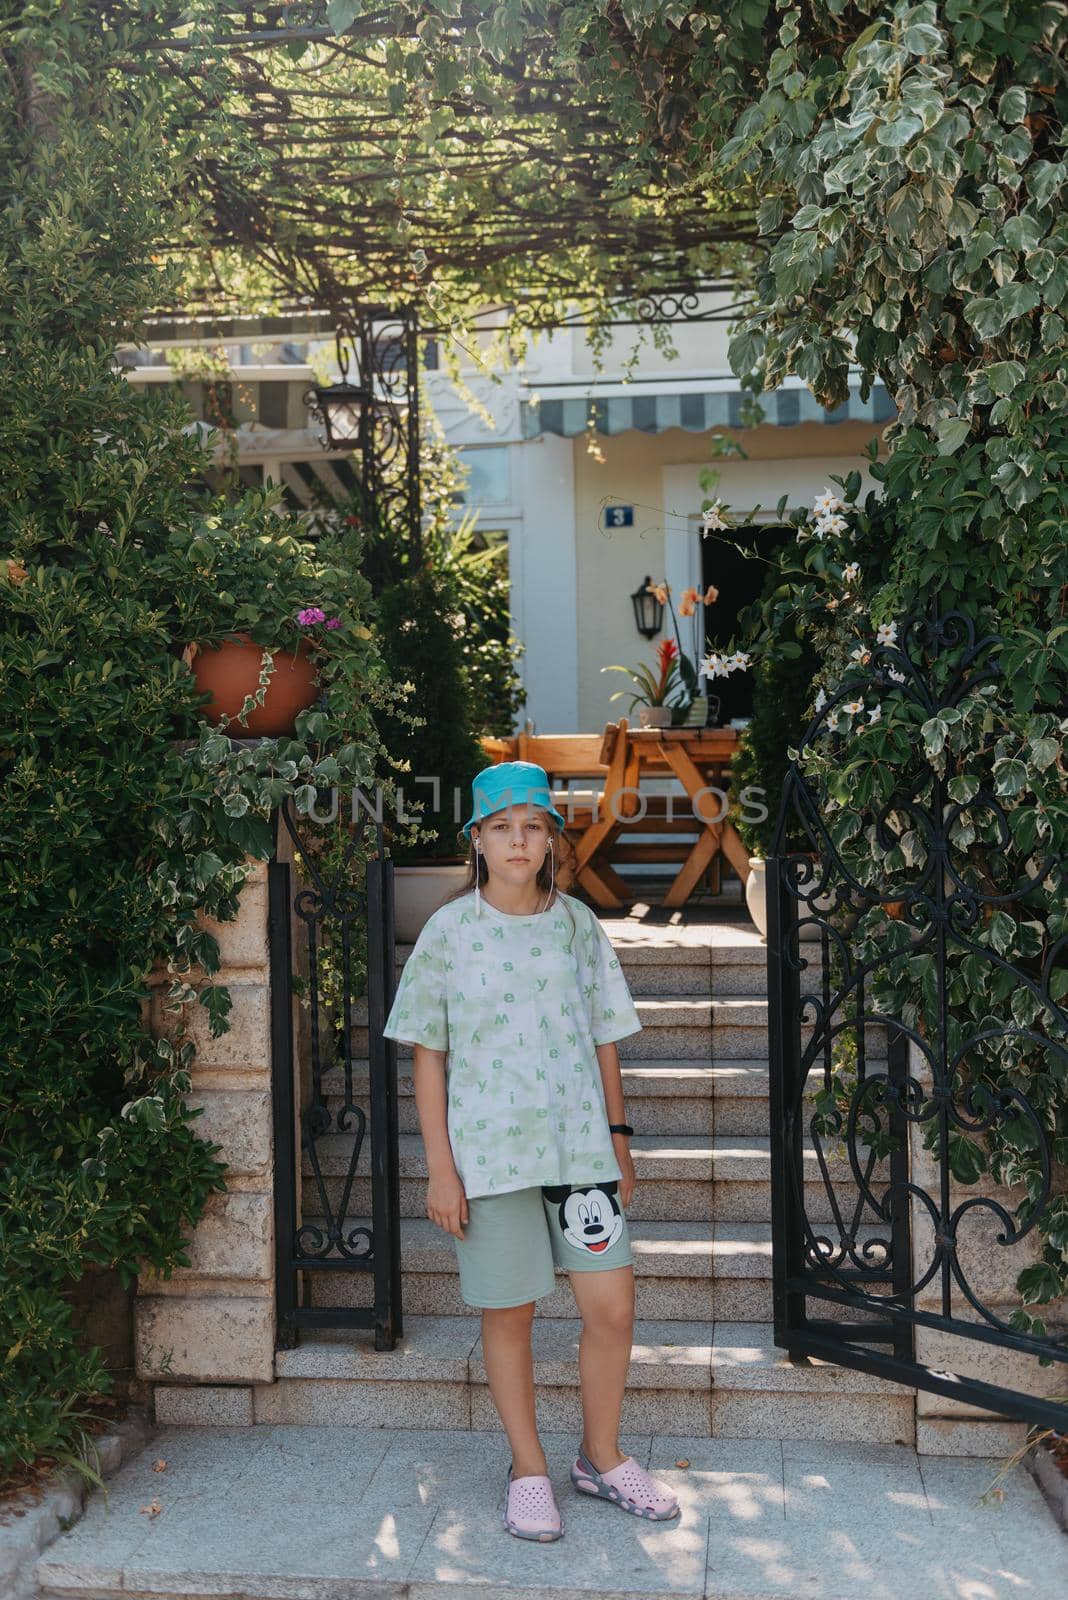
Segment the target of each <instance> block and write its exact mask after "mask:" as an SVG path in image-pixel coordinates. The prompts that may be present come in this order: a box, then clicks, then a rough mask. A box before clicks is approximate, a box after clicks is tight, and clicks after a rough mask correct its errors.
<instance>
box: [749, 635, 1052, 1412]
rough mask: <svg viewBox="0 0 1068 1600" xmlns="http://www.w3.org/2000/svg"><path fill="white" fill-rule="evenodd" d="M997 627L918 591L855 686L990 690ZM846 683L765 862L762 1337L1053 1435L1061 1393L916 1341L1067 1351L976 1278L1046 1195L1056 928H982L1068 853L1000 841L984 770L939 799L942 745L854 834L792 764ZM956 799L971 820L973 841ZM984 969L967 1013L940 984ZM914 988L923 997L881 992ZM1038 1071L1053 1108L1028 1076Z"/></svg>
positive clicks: (975, 976)
mask: <svg viewBox="0 0 1068 1600" xmlns="http://www.w3.org/2000/svg"><path fill="white" fill-rule="evenodd" d="M1000 643H1001V641H1000V639H999V638H998V637H997V636H996V635H992V634H987V635H984V636H983V637H977V631H976V629H975V626H974V623H973V622H972V620H971V619H970V618H969V617H968V616H966V615H964V614H963V613H959V612H951V613H949V614H947V615H939V614H938V611H937V608H936V607H932V609H931V610H930V611H929V612H927V613H924V614H917V615H914V616H912V617H910V618H909V619H907V621H906V622H905V623H904V624H903V627H902V630H901V637H900V640H899V641H897V642H894V643H887V644H882V645H879V646H876V647H875V648H874V649H873V650H872V651H871V660H870V665H869V666H868V672H869V675H870V676H869V685H870V686H871V687H872V688H875V689H878V690H879V691H881V692H883V693H884V694H885V693H896V694H897V695H899V696H900V697H901V699H902V701H904V702H905V703H906V704H908V705H910V706H911V707H912V708H914V709H915V711H916V712H918V713H920V715H919V716H918V717H917V718H916V720H917V722H918V723H926V722H928V721H929V720H930V719H931V718H936V717H939V716H941V715H944V714H945V715H949V716H950V717H953V716H954V715H956V714H957V713H958V708H960V707H961V706H962V705H963V703H964V702H965V700H966V698H967V697H972V696H975V695H976V694H977V692H979V693H982V688H983V686H984V685H995V686H996V685H997V683H998V679H999V665H998V659H997V650H996V648H995V647H996V646H998V645H999V644H1000ZM856 692H857V684H856V680H855V679H850V680H847V682H845V683H844V684H843V685H842V687H841V688H840V689H839V690H838V691H837V692H836V693H835V694H834V695H833V696H831V698H830V699H826V700H825V703H823V704H821V706H820V710H819V711H818V712H817V713H816V715H815V716H814V717H813V718H812V720H811V722H810V724H809V726H808V728H807V729H806V730H805V733H804V735H803V738H802V740H801V741H800V745H799V747H798V751H797V757H796V759H795V760H794V761H793V762H792V763H791V766H790V768H789V771H788V775H787V778H786V781H785V784H784V787H783V793H782V798H781V804H780V809H779V815H778V818H777V823H776V836H775V843H774V847H773V850H772V853H771V856H770V857H769V861H768V919H769V926H768V975H769V996H770V1001H771V1014H770V1019H769V1020H770V1041H771V1105H772V1152H773V1176H774V1196H773V1213H774V1216H773V1232H774V1247H775V1250H774V1255H775V1277H774V1295H775V1324H776V1338H777V1340H778V1342H779V1343H780V1344H783V1345H785V1346H786V1347H787V1348H788V1349H790V1350H792V1351H795V1352H796V1353H799V1354H800V1353H805V1352H807V1353H809V1354H818V1355H821V1356H824V1357H825V1358H829V1359H832V1360H837V1361H840V1362H841V1363H842V1364H845V1365H855V1366H861V1367H863V1368H864V1369H865V1370H868V1371H871V1372H874V1373H882V1374H884V1375H886V1376H889V1377H892V1378H895V1379H897V1380H898V1381H902V1382H909V1383H915V1384H917V1385H918V1386H919V1387H926V1388H932V1389H935V1390H936V1391H939V1392H943V1393H947V1394H949V1393H952V1394H954V1395H955V1396H956V1398H958V1399H962V1400H970V1401H971V1402H972V1403H973V1404H977V1405H980V1406H985V1407H987V1408H989V1409H992V1410H995V1411H1002V1412H1004V1413H1006V1414H1008V1415H1014V1416H1019V1417H1022V1418H1023V1419H1024V1420H1029V1421H1035V1422H1046V1423H1049V1424H1050V1425H1055V1426H1058V1427H1064V1425H1065V1423H1066V1422H1068V1407H1065V1406H1062V1405H1058V1404H1056V1403H1055V1402H1053V1401H1052V1400H1045V1399H1041V1398H1035V1397H1033V1396H1029V1395H1024V1394H1021V1393H1018V1392H1016V1391H1014V1390H1012V1389H1010V1388H1007V1387H1000V1386H998V1385H993V1384H988V1383H985V1382H980V1381H979V1380H978V1379H973V1378H969V1377H966V1376H957V1375H947V1374H945V1373H943V1372H941V1371H933V1370H932V1369H930V1368H929V1367H928V1366H927V1365H925V1364H924V1363H923V1362H922V1361H917V1360H916V1359H915V1355H914V1343H915V1336H916V1330H917V1329H921V1328H924V1329H931V1330H935V1331H936V1332H938V1333H939V1334H942V1335H946V1334H949V1335H954V1336H959V1337H960V1338H962V1339H967V1340H972V1341H978V1342H980V1343H984V1344H988V1345H991V1344H992V1345H997V1346H1001V1347H1003V1348H1006V1349H1012V1350H1015V1351H1018V1352H1023V1353H1025V1354H1027V1355H1030V1356H1033V1357H1036V1358H1039V1359H1040V1360H1041V1361H1043V1362H1044V1363H1050V1362H1053V1363H1057V1362H1068V1326H1065V1325H1063V1324H1062V1325H1061V1326H1060V1327H1057V1326H1053V1327H1049V1328H1046V1327H1044V1326H1042V1325H1040V1328H1039V1330H1036V1329H1035V1328H1034V1327H1033V1326H1029V1325H1028V1320H1029V1319H1028V1317H1027V1316H1026V1315H1024V1316H1022V1317H1021V1316H1020V1314H1019V1313H1018V1312H1017V1314H1016V1316H1015V1317H1014V1316H1013V1314H1012V1312H1011V1310H1009V1308H1008V1306H1007V1305H1006V1296H1005V1294H1004V1292H999V1293H998V1294H997V1295H996V1296H995V1295H993V1294H992V1293H991V1291H990V1289H989V1288H985V1287H984V1284H983V1283H982V1282H977V1281H976V1280H977V1278H984V1277H986V1278H987V1279H988V1281H989V1278H990V1272H991V1266H992V1264H993V1263H999V1262H1000V1261H1004V1260H1008V1259H1009V1256H1008V1254H1007V1253H1008V1252H1011V1251H1012V1249H1013V1247H1015V1246H1017V1245H1020V1244H1021V1243H1022V1242H1023V1241H1029V1243H1031V1244H1034V1242H1035V1240H1036V1239H1038V1238H1040V1237H1041V1233H1040V1230H1041V1226H1042V1223H1043V1221H1044V1219H1046V1218H1047V1216H1048V1215H1049V1209H1050V1207H1051V1206H1054V1205H1057V1204H1059V1203H1060V1196H1059V1194H1058V1192H1057V1187H1056V1185H1055V1182H1054V1176H1055V1172H1056V1170H1057V1169H1056V1162H1055V1160H1054V1141H1055V1139H1056V1138H1057V1137H1058V1118H1059V1119H1060V1121H1061V1122H1063V1120H1064V1116H1065V1106H1064V1100H1065V1086H1066V1085H1068V1011H1066V1010H1065V1008H1064V1006H1063V1005H1062V1004H1061V1003H1060V996H1061V995H1062V994H1063V988H1062V987H1061V985H1062V984H1063V972H1064V968H1065V963H1066V960H1068V949H1066V947H1068V938H1066V937H1065V936H1060V937H1055V936H1053V935H1052V934H1050V933H1049V930H1048V929H1045V928H1044V926H1043V924H1041V923H1040V922H1039V921H1037V920H1036V918H1035V916H1034V914H1033V915H1032V918H1031V919H1030V921H1031V930H1032V931H1031V932H1030V933H1029V934H1028V936H1027V937H1028V939H1029V941H1030V944H1031V946H1033V952H1034V953H1033V958H1031V959H1025V958H1024V957H1023V956H1022V955H1020V954H1019V953H1018V952H1017V954H1016V959H1010V957H1009V954H1008V953H1001V952H999V950H998V949H997V948H995V946H994V944H993V942H992V938H990V937H980V934H981V933H983V934H985V933H986V932H987V930H988V929H989V927H990V925H991V922H992V919H993V918H994V917H996V916H997V914H998V913H999V912H1003V911H1006V910H1007V909H1008V908H1010V907H1011V908H1013V909H1014V910H1015V911H1016V913H1017V916H1018V917H1021V920H1022V919H1025V918H1026V916H1027V911H1028V909H1029V906H1030V908H1031V910H1032V913H1034V908H1035V907H1036V905H1037V904H1038V903H1039V901H1040V898H1041V896H1042V895H1043V894H1045V895H1048V893H1049V890H1050V889H1052V891H1053V894H1054V896H1056V894H1057V892H1058V890H1059V891H1060V892H1061V893H1063V888H1064V884H1065V877H1066V871H1065V869H1066V866H1068V862H1066V860H1065V858H1064V856H1063V855H1062V854H1061V853H1060V852H1059V851H1058V850H1057V849H1056V848H1042V849H1039V848H1038V847H1037V845H1036V844H1035V843H1034V842H1032V845H1031V848H1029V849H1024V850H1021V849H1020V848H1019V847H1018V846H1016V845H1015V843H1014V840H1015V835H1014V833H1013V827H1012V823H1011V821H1010V816H1009V813H1008V811H1007V809H1006V806H1005V805H1004V804H1003V803H1002V799H1001V798H1000V797H999V795H998V793H997V792H996V791H995V786H994V784H993V783H992V782H990V781H987V779H986V778H985V777H984V776H982V775H980V776H979V777H978V778H977V777H976V775H975V773H974V771H973V772H972V774H971V777H970V779H969V782H968V783H967V785H966V786H965V787H964V788H961V786H960V785H959V784H958V786H957V792H956V797H955V795H954V793H953V791H952V790H951V784H952V783H953V780H954V777H955V776H956V777H958V778H959V777H960V774H959V773H957V774H955V773H954V771H953V770H952V768H953V762H952V760H936V759H935V758H934V757H930V758H928V757H927V756H926V755H924V756H923V757H921V756H919V755H918V754H917V755H916V756H915V757H914V759H913V761H912V762H911V764H910V767H909V769H908V770H907V772H906V773H904V774H902V775H901V776H900V777H899V779H898V781H897V783H896V786H895V789H894V792H893V794H892V796H891V798H890V800H889V801H888V802H887V803H886V804H884V805H882V806H881V807H879V808H878V810H877V811H876V814H875V818H874V824H873V825H871V826H869V828H868V829H867V834H866V837H864V838H858V837H856V835H855V833H851V832H850V830H849V828H848V827H847V826H846V824H845V822H843V821H842V820H841V815H842V814H841V812H839V811H838V808H837V805H836V803H834V802H833V801H832V800H830V799H829V797H828V795H827V794H826V793H824V792H823V791H822V790H821V788H820V785H819V782H818V781H817V780H814V779H813V778H811V777H810V776H809V775H808V773H809V771H810V770H812V771H817V772H818V771H819V770H820V763H819V762H817V761H812V760H810V759H809V758H810V756H811V755H812V753H813V752H814V751H816V750H817V749H822V750H823V751H826V752H830V753H831V754H833V753H834V752H835V749H836V745H835V741H836V740H838V741H839V742H843V748H844V741H843V736H842V735H841V734H839V733H838V732H837V731H836V729H837V724H838V721H839V718H838V715H837V712H838V708H839V706H840V705H841V704H842V703H843V702H844V701H849V700H850V699H852V698H853V697H855V695H856ZM987 697H988V700H989V704H990V706H991V707H993V706H995V704H996V700H995V696H994V694H993V693H992V692H989V691H988V696H987ZM969 703H970V704H974V702H973V701H970V702H969ZM995 732H996V730H995ZM821 741H829V743H824V744H822V745H821V743H820V742H821ZM991 748H993V746H991ZM962 793H967V796H968V797H967V798H966V799H964V798H961V797H960V796H961V794H962ZM966 814H968V815H970V817H971V818H972V819H975V818H976V817H978V816H982V817H983V818H985V819H986V828H985V831H986V832H989V833H990V836H991V837H990V839H988V840H987V839H983V838H982V836H981V835H982V831H983V830H979V829H977V828H975V827H973V826H972V824H971V823H966V822H965V817H966ZM977 840H978V841H979V842H978V843H977ZM1014 855H1015V856H1023V857H1025V858H1026V859H1025V861H1024V863H1023V867H1022V869H1021V868H1020V867H1019V865H1018V863H1016V862H1015V861H1014V859H1013V857H1014ZM902 863H903V864H902ZM1040 929H1041V930H1042V932H1041V933H1040V932H1039V931H1038V930H1040ZM1009 948H1011V947H1009V946H1007V947H1006V950H1007V951H1008V949H1009ZM817 952H818V958H817ZM906 971H907V973H908V974H910V977H909V978H908V980H907V981H906V978H905V974H906ZM1055 974H1058V975H1059V976H1058V987H1057V990H1056V995H1055V992H1054V975H1055ZM988 978H989V979H990V980H991V982H992V983H993V984H995V986H996V989H995V992H996V993H997V995H998V996H999V997H1000V1000H999V1003H998V1004H994V1003H992V1004H991V1005H990V1007H989V1014H987V1015H982V1016H979V1017H977V1016H975V1015H973V1013H972V1011H971V1009H970V1007H969V1006H968V1005H967V1004H966V1003H962V994H963V993H964V989H963V987H962V986H964V985H968V984H970V985H971V988H972V990H973V991H977V992H983V993H985V992H986V991H985V990H982V989H980V988H979V986H980V985H982V984H983V983H985V982H986V981H987V979H988ZM917 981H918V982H919V985H920V989H921V993H922V996H923V999H922V1003H919V1004H916V1003H914V1002H909V1003H908V1004H903V1003H902V1004H898V1003H896V1002H895V996H896V997H898V999H900V997H901V996H902V995H915V993H916V986H917ZM1050 1081H1055V1082H1059V1083H1060V1085H1061V1093H1060V1099H1059V1105H1058V1103H1057V1101H1056V1097H1054V1099H1053V1101H1052V1102H1051V1100H1050V1098H1049V1096H1048V1095H1046V1094H1045V1091H1044V1089H1042V1088H1041V1086H1042V1085H1046V1084H1048V1083H1049V1082H1050ZM1051 1104H1052V1107H1053V1109H1051ZM1065 1131H1066V1130H1065V1129H1064V1128H1063V1127H1060V1129H1059V1132H1060V1136H1061V1137H1063V1136H1064V1133H1065ZM1006 1141H1009V1143H1008V1144H1006ZM1014 1147H1018V1148H1019V1149H1021V1150H1023V1151H1026V1152H1027V1168H1026V1177H1027V1181H1026V1184H1024V1183H1022V1182H1021V1181H1020V1171H1019V1170H1018V1169H1017V1168H1015V1167H1013V1165H1012V1164H1011V1161H1010V1160H1009V1159H1008V1157H1007V1156H1006V1154H1005V1152H1006V1150H1009V1151H1011V1150H1012V1149H1013V1148H1014ZM1061 1148H1062V1149H1063V1148H1064V1147H1063V1146H1061ZM988 1171H989V1173H990V1175H991V1179H998V1180H1000V1183H995V1182H993V1181H991V1180H990V1179H987V1177H986V1174H987V1172H988ZM1010 1178H1011V1179H1013V1180H1014V1182H1013V1184H1012V1186H1010V1187H1009V1188H1006V1187H1005V1185H1007V1184H1008V1183H1009V1179H1010ZM980 1179H983V1180H984V1183H982V1184H981V1183H980ZM984 1222H985V1226H980V1225H981V1224H984ZM1001 1252H1006V1254H1005V1255H1004V1256H1002V1255H1001ZM1027 1265H1028V1261H1027V1260H1026V1259H1020V1260H1019V1261H1018V1264H1016V1265H1014V1268H1013V1275H1012V1281H1013V1282H1015V1274H1016V1272H1017V1271H1018V1270H1019V1269H1021V1268H1023V1267H1025V1266H1027ZM880 1346H883V1347H885V1346H890V1349H889V1351H886V1350H885V1349H880ZM957 1348H961V1347H957ZM1051 1387H1056V1384H1055V1383H1053V1384H1052V1385H1051Z"/></svg>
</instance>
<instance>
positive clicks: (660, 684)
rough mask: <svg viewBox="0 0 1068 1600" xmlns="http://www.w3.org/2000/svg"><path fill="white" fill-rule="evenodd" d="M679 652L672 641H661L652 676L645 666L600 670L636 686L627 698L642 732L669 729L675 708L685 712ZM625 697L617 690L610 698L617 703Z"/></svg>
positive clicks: (684, 695) (686, 703)
mask: <svg viewBox="0 0 1068 1600" xmlns="http://www.w3.org/2000/svg"><path fill="white" fill-rule="evenodd" d="M680 654H681V652H680V650H679V647H678V645H677V644H676V643H675V641H674V639H661V640H660V641H659V643H658V644H657V647H656V663H657V671H656V673H655V674H654V673H653V671H652V670H651V668H649V667H647V666H646V665H645V664H644V662H643V663H641V664H640V665H639V666H637V667H623V666H611V667H602V668H601V671H602V672H625V673H627V674H628V676H629V677H630V678H632V679H633V681H634V682H635V683H636V684H637V686H638V688H637V692H636V693H634V694H632V695H631V696H630V706H629V707H628V709H629V710H630V711H631V712H633V711H634V708H635V706H637V708H638V724H639V726H640V727H642V728H670V727H671V724H672V716H673V712H674V711H675V710H676V708H679V707H681V708H683V709H685V708H686V707H687V706H688V704H689V698H688V696H687V693H686V689H685V686H684V684H683V681H682V677H681V673H680V670H679V657H680ZM626 693H627V690H626V689H617V690H616V692H615V694H613V695H609V697H608V698H609V699H610V700H619V699H621V698H622V696H623V695H625V694H626Z"/></svg>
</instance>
